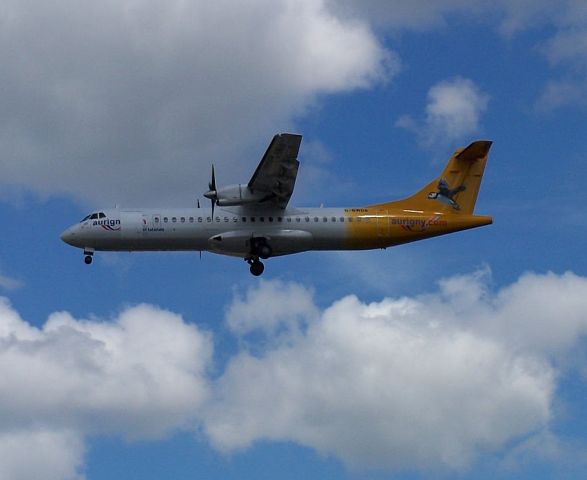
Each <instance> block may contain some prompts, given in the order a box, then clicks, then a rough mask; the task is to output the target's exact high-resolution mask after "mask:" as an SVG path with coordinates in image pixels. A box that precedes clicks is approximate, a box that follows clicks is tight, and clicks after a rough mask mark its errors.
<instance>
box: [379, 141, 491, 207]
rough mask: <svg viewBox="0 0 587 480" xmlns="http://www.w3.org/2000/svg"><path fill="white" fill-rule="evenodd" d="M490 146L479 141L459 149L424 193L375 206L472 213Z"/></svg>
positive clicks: (423, 190)
mask: <svg viewBox="0 0 587 480" xmlns="http://www.w3.org/2000/svg"><path fill="white" fill-rule="evenodd" d="M491 143H492V142H490V141H488V140H478V141H476V142H473V143H471V144H470V145H469V146H468V147H466V148H460V149H458V150H456V151H455V153H453V155H452V157H451V158H450V160H449V161H448V164H447V165H446V167H445V168H444V170H443V172H442V174H441V175H440V176H439V177H437V178H436V179H434V180H433V181H432V182H430V183H429V184H428V185H426V186H425V187H424V188H423V189H422V190H420V191H419V192H417V193H415V194H414V195H412V196H411V197H408V198H405V199H403V200H398V201H395V202H388V203H384V204H380V205H373V207H377V208H384V209H401V210H422V211H435V212H441V213H456V214H467V215H470V214H472V213H473V209H474V208H475V202H476V201H477V194H478V193H479V187H480V186H481V178H482V177H483V171H484V170H485V164H486V163H487V155H488V153H489V149H490V148H491Z"/></svg>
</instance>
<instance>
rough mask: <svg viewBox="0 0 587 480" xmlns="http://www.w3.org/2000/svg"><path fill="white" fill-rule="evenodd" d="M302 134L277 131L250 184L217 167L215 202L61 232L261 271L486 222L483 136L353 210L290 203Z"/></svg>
mask: <svg viewBox="0 0 587 480" xmlns="http://www.w3.org/2000/svg"><path fill="white" fill-rule="evenodd" d="M301 141H302V136H301V135H294V134H290V133H282V134H279V135H275V136H274V137H273V140H272V141H271V144H270V145H269V147H268V148H267V151H266V152H265V155H263V158H262V159H261V162H260V163H259V166H258V167H257V169H256V170H255V173H254V174H253V176H252V177H251V179H250V180H249V182H248V183H246V184H239V185H231V186H227V187H223V188H217V186H216V176H215V173H214V167H212V179H211V181H210V183H209V185H208V187H209V189H208V191H207V192H206V193H204V196H205V197H206V198H208V199H209V200H210V202H211V206H210V208H204V207H202V208H200V205H199V202H198V205H197V207H192V208H175V209H171V208H155V209H146V208H139V209H124V208H114V209H103V210H96V211H95V212H93V213H91V214H89V215H88V216H86V217H84V218H83V219H82V220H81V221H80V222H79V223H77V224H75V225H73V226H71V227H69V228H68V229H67V230H65V231H64V232H63V233H62V234H61V239H62V240H63V241H64V242H66V243H68V244H69V245H72V246H75V247H79V248H82V249H83V251H84V259H85V263H86V264H91V263H92V256H93V255H94V252H96V251H129V252H133V251H156V250H157V251H170V250H175V251H178V250H184V251H185V250H193V251H200V252H202V251H209V252H213V253H218V254H222V255H232V256H235V257H241V258H243V259H244V260H245V261H246V262H247V263H248V264H249V265H250V270H251V273H252V274H253V275H255V276H258V275H261V274H262V273H263V270H264V265H263V263H262V262H261V259H263V260H265V259H268V258H271V257H276V256H279V255H289V254H292V253H299V252H305V251H308V250H366V249H375V248H383V249H384V248H387V247H392V246H395V245H400V244H402V243H408V242H413V241H416V240H422V239H425V238H430V237H436V236H438V235H444V234H447V233H452V232H457V231H459V230H466V229H469V228H476V227H481V226H483V225H489V224H491V223H492V218H491V217H489V216H485V215H474V214H473V209H474V207H475V202H476V200H477V194H478V192H479V187H480V185H481V178H482V176H483V171H484V169H485V163H486V162H487V156H488V153H489V149H490V147H491V142H490V141H486V140H479V141H476V142H473V143H471V144H470V145H469V146H468V147H466V148H460V149H458V150H456V151H455V153H454V154H453V155H452V157H451V158H450V160H449V161H448V164H447V165H446V167H445V169H444V170H443V172H442V173H441V174H440V176H439V177H437V178H436V179H434V180H433V181H431V182H430V183H428V184H427V185H426V186H425V187H424V188H422V189H421V190H420V191H418V192H416V193H415V194H413V195H411V196H410V197H407V198H405V199H403V200H397V201H389V202H384V203H378V204H375V205H366V206H358V207H349V208H294V207H290V206H288V202H289V199H290V197H291V195H292V193H293V189H294V185H295V181H296V176H297V173H298V167H299V161H298V159H297V157H298V151H299V149H300V144H301Z"/></svg>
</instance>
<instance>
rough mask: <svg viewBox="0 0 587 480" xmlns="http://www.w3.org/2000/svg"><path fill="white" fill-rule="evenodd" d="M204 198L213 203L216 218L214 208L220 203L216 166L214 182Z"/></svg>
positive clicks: (213, 174)
mask: <svg viewBox="0 0 587 480" xmlns="http://www.w3.org/2000/svg"><path fill="white" fill-rule="evenodd" d="M204 197H206V198H209V199H210V202H212V217H214V206H215V205H216V204H217V203H218V192H217V191H216V175H215V173H214V165H212V180H210V182H209V183H208V191H207V192H206V193H204Z"/></svg>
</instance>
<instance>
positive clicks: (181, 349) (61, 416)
mask: <svg viewBox="0 0 587 480" xmlns="http://www.w3.org/2000/svg"><path fill="white" fill-rule="evenodd" d="M211 355H212V345H211V340H210V338H209V337H208V335H206V334H204V333H202V332H201V331H200V330H199V329H198V328H197V327H195V326H193V325H188V324H186V323H185V322H184V321H183V320H182V318H181V317H180V316H179V315H176V314H173V313H171V312H167V311H165V310H161V309H158V308H156V307H152V306H149V305H138V306H136V307H131V308H127V309H125V310H124V311H122V312H121V313H120V314H119V315H118V316H117V318H115V319H113V321H112V322H101V321H98V320H75V319H74V318H72V317H71V315H69V314H68V313H65V312H61V313H55V314H53V315H51V316H50V318H49V319H48V321H47V322H46V323H45V325H44V326H43V327H42V328H40V329H39V328H35V327H33V326H31V325H29V324H28V323H26V322H25V321H23V320H22V319H21V318H20V316H19V315H18V313H16V312H15V311H14V309H12V308H11V307H10V305H9V304H8V302H7V300H5V299H2V302H1V303H0V420H1V421H0V472H4V471H6V472H13V471H17V470H15V469H16V468H17V463H15V462H16V460H15V459H17V458H21V459H22V458H24V456H27V457H28V458H31V456H30V453H31V446H30V445H37V444H38V445H39V446H42V445H43V444H45V443H51V445H52V446H51V448H48V449H46V450H45V452H44V453H43V452H38V453H37V454H36V457H35V458H31V465H29V466H22V467H20V470H18V472H22V473H20V474H19V475H20V476H18V475H16V474H15V475H14V476H12V475H6V476H3V475H0V477H2V478H23V479H25V478H40V476H39V475H34V472H35V471H37V470H38V469H41V470H42V469H46V472H44V474H43V475H42V477H43V478H74V477H73V472H75V471H77V470H78V467H79V465H80V463H81V458H82V454H83V438H84V436H85V435H88V434H98V433H107V434H115V435H121V436H123V437H125V438H129V439H149V438H158V437H161V436H163V435H166V434H168V433H170V432H172V431H174V430H175V429H178V428H182V429H185V428H190V427H191V428H194V427H195V425H196V421H197V414H198V410H199V408H200V406H201V405H202V403H203V402H204V401H205V399H206V397H207V395H208V389H209V387H208V380H207V378H206V369H207V367H208V365H209V362H210V360H211ZM27 442H29V443H27ZM21 448H23V449H24V450H21ZM32 451H34V449H33V450H32ZM2 452H12V455H11V456H10V457H5V456H4V455H2ZM51 459H52V460H51Z"/></svg>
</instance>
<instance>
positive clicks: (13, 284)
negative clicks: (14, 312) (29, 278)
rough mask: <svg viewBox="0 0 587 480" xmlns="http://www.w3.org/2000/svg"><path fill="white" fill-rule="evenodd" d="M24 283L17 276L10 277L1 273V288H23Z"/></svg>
mask: <svg viewBox="0 0 587 480" xmlns="http://www.w3.org/2000/svg"><path fill="white" fill-rule="evenodd" d="M22 286H23V283H22V282H21V281H20V280H17V279H16V278H12V277H9V276H7V275H2V274H1V273H0V288H4V289H6V290H16V289H17V288H21V287H22Z"/></svg>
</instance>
